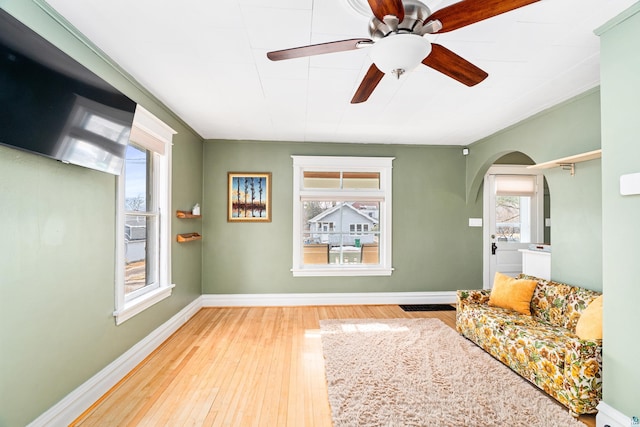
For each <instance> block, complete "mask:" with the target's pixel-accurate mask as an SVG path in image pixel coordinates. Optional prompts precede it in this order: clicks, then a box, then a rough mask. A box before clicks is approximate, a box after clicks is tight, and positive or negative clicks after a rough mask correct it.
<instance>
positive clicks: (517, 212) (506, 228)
mask: <svg viewBox="0 0 640 427" xmlns="http://www.w3.org/2000/svg"><path fill="white" fill-rule="evenodd" d="M530 206H531V197H528V196H496V227H495V229H496V239H497V240H498V241H499V242H513V243H531V215H530V214H529V211H530Z"/></svg>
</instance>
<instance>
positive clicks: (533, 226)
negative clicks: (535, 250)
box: [483, 165, 544, 289]
mask: <svg viewBox="0 0 640 427" xmlns="http://www.w3.org/2000/svg"><path fill="white" fill-rule="evenodd" d="M543 193H544V191H543V176H542V174H536V173H535V172H533V171H531V170H530V169H527V168H526V166H506V165H496V166H493V167H491V168H490V169H489V171H488V172H487V174H486V175H485V179H484V221H483V222H484V224H485V227H484V239H483V241H484V256H483V258H484V269H483V270H484V272H485V277H484V288H485V289H490V288H491V286H492V285H493V277H494V276H495V273H496V272H497V271H499V272H501V273H504V274H506V275H508V276H513V277H515V276H516V275H517V274H519V273H521V272H522V253H521V252H519V249H525V248H527V247H528V246H529V244H530V243H541V242H542V241H543V239H544V228H543V203H544V197H543V196H544V194H543Z"/></svg>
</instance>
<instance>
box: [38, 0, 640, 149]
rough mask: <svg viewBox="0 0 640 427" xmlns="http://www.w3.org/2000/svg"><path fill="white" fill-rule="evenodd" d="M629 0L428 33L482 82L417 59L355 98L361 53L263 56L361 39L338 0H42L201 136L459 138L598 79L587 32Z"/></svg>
mask: <svg viewBox="0 0 640 427" xmlns="http://www.w3.org/2000/svg"><path fill="white" fill-rule="evenodd" d="M635 1H636V0H542V1H540V2H538V3H534V4H532V5H529V6H525V7H523V8H521V9H517V10H515V11H512V12H509V13H506V14H504V15H500V16H497V17H494V18H491V19H489V20H486V21H483V22H479V23H476V24H473V25H471V26H468V27H465V28H462V29H459V30H456V31H453V32H450V33H445V34H442V35H438V36H432V37H429V39H430V40H431V41H437V43H439V44H441V45H443V46H445V47H447V48H449V49H450V50H452V51H454V52H456V53H457V54H459V55H460V56H462V57H464V58H465V59H467V60H469V61H471V62H472V63H474V64H475V65H477V66H479V67H480V68H482V69H484V70H485V71H486V72H488V73H489V77H488V78H487V79H486V80H485V81H483V82H482V83H480V84H478V85H477V86H475V87H471V88H469V87H466V86H464V85H462V84H460V83H458V82H456V81H455V80H452V79H450V78H448V77H446V76H444V75H442V74H440V73H438V72H436V71H434V70H432V69H430V68H427V67H424V66H419V67H418V68H416V69H415V70H413V71H412V72H410V73H408V74H405V75H404V76H402V77H401V78H400V79H399V80H396V79H395V77H394V76H389V75H387V76H385V77H384V78H383V80H382V81H381V82H380V84H379V85H378V87H377V88H376V90H375V91H374V92H373V94H372V96H371V97H370V98H369V100H368V101H367V102H365V103H363V104H357V105H352V104H350V102H349V101H350V100H351V97H352V96H353V93H354V91H355V89H356V88H357V87H358V85H359V83H360V81H361V79H362V77H363V76H364V73H365V72H366V71H367V69H368V68H369V65H370V64H371V61H370V59H369V57H368V55H367V50H368V49H360V50H357V51H349V52H341V53H333V54H328V55H322V56H316V57H313V58H300V59H293V60H286V61H279V62H271V61H269V60H268V59H267V58H266V53H267V52H268V51H271V50H280V49H285V48H290V47H296V46H301V45H307V44H310V43H323V42H328V41H335V40H342V39H347V38H356V37H363V38H368V37H369V33H368V30H367V25H368V18H366V17H364V16H362V15H360V14H358V13H356V12H355V11H354V10H353V9H352V8H350V7H349V6H348V4H347V0H225V1H222V0H181V1H167V0H136V1H131V0H83V1H82V2H78V1H77V0H48V3H49V4H50V5H51V6H52V7H53V8H54V9H56V10H57V11H58V12H59V13H60V14H61V15H62V16H64V17H65V18H66V19H67V20H68V21H70V22H71V23H72V24H73V25H74V26H75V27H76V28H78V29H79V30H80V31H81V32H82V33H83V34H84V35H85V36H86V37H87V38H88V39H89V40H91V41H92V42H93V43H95V44H96V45H97V46H98V47H99V48H100V49H102V50H103V51H104V52H105V53H106V54H107V55H109V56H110V57H111V58H112V59H113V60H114V61H115V62H117V63H118V64H120V65H121V66H122V68H123V69H125V70H126V71H127V72H128V73H130V74H131V75H132V76H133V77H134V78H135V79H137V80H138V81H139V82H140V83H141V84H142V85H143V86H144V87H146V88H147V89H148V90H149V91H150V92H152V93H153V94H154V95H155V96H156V97H157V98H158V99H160V100H161V101H162V102H163V103H165V104H166V105H167V106H168V107H169V108H170V109H172V110H173V111H174V112H175V113H176V114H177V115H178V116H180V117H181V118H182V120H184V121H185V122H186V123H187V124H188V125H189V126H191V127H192V128H193V129H194V130H195V131H197V132H198V133H199V134H200V135H201V136H202V137H203V138H205V139H243V140H244V139H247V140H277V141H319V142H358V143H387V144H432V145H439V144H445V145H467V144H470V143H472V142H474V141H477V140H478V139H480V138H482V137H485V136H488V135H490V134H492V133H494V132H496V131H498V130H500V129H503V128H505V127H507V126H509V125H512V124H514V123H516V122H518V121H520V120H522V119H524V118H526V117H528V116H531V115H532V114H535V113H537V112H539V111H542V110H544V109H546V108H548V107H550V106H552V105H554V104H557V103H558V102H561V101H563V100H566V99H568V98H571V97H573V96H575V95H577V94H580V93H582V92H584V91H585V90H587V89H590V88H592V87H594V86H597V85H598V84H599V81H600V76H599V39H598V37H597V36H595V35H594V33H593V30H594V29H595V28H597V27H598V26H600V25H601V24H603V23H605V22H606V21H607V20H608V19H610V18H612V17H614V16H615V15H617V14H618V13H619V12H621V11H623V10H624V9H626V8H627V7H629V6H630V5H632V4H633V3H634V2H635ZM425 3H426V4H427V5H428V6H429V8H430V9H431V10H432V11H435V10H438V9H440V8H442V7H444V6H448V5H450V4H452V3H455V0H442V1H439V0H427V1H425Z"/></svg>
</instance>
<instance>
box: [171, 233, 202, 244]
mask: <svg viewBox="0 0 640 427" xmlns="http://www.w3.org/2000/svg"><path fill="white" fill-rule="evenodd" d="M200 239H202V236H201V235H200V234H198V233H183V234H178V235H177V236H176V240H177V241H178V243H186V242H193V241H194V240H200Z"/></svg>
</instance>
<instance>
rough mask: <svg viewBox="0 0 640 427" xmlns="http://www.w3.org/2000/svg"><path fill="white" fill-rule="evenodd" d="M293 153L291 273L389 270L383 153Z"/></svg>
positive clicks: (387, 172) (387, 165) (387, 161)
mask: <svg viewBox="0 0 640 427" xmlns="http://www.w3.org/2000/svg"><path fill="white" fill-rule="evenodd" d="M292 158H293V169H294V179H293V205H294V206H293V221H294V222H293V268H292V271H293V275H294V276H382V275H391V272H392V267H391V206H392V203H391V178H392V174H391V169H392V161H393V158H389V157H320V156H292Z"/></svg>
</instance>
